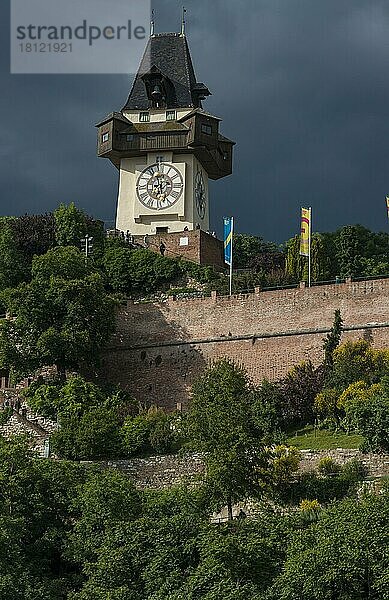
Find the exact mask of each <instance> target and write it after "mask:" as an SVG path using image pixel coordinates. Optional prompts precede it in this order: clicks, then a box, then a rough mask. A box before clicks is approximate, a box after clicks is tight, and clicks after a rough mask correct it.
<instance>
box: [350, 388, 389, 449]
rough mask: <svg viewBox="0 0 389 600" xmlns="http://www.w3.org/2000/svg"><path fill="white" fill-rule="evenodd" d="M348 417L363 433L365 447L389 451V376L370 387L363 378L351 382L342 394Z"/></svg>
mask: <svg viewBox="0 0 389 600" xmlns="http://www.w3.org/2000/svg"><path fill="white" fill-rule="evenodd" d="M339 402H340V403H342V405H343V406H344V410H345V412H346V418H347V420H348V422H349V424H350V425H351V427H352V428H354V429H355V430H356V431H357V432H358V433H360V434H361V435H363V437H364V442H363V444H362V449H363V450H365V451H367V452H388V451H389V377H385V378H384V379H382V381H381V383H380V384H373V385H372V386H370V387H368V385H367V384H366V383H365V382H364V381H358V382H356V383H353V384H352V385H350V386H349V387H348V388H347V389H346V390H345V391H344V392H343V394H342V395H341V396H340V399H339Z"/></svg>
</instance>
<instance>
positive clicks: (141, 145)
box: [97, 29, 234, 236]
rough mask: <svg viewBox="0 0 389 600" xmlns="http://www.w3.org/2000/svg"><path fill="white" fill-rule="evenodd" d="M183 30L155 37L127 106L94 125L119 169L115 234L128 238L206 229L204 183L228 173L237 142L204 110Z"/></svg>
mask: <svg viewBox="0 0 389 600" xmlns="http://www.w3.org/2000/svg"><path fill="white" fill-rule="evenodd" d="M209 95H210V91H209V90H208V87H207V86H206V85H204V83H199V82H198V81H197V79H196V75H195V71H194V68H193V64H192V59H191V55H190V51H189V47H188V42H187V38H186V35H185V30H184V29H183V31H182V33H160V34H155V33H152V34H151V36H150V39H149V41H148V44H147V47H146V50H145V53H144V55H143V58H142V61H141V64H140V67H139V70H138V73H137V74H136V76H135V79H134V83H133V85H132V89H131V91H130V94H129V96H128V99H127V102H126V104H125V105H124V107H123V108H122V110H121V111H120V112H113V113H111V114H110V115H108V116H107V117H106V118H105V119H104V120H103V121H101V122H100V123H99V124H98V125H97V127H98V144H97V152H98V156H99V157H103V158H109V160H110V161H111V162H112V163H113V164H114V165H115V167H116V168H117V169H118V170H119V194H118V203H117V214H116V229H117V230H119V231H123V232H129V233H131V234H132V235H133V236H145V235H147V236H150V235H151V236H153V235H166V234H174V233H178V232H183V231H189V232H190V231H196V230H202V231H204V232H206V231H208V230H209V229H210V223H209V187H208V181H209V179H220V178H221V177H226V176H227V175H230V174H231V173H232V153H233V146H234V142H232V141H231V140H229V139H228V138H226V137H224V136H222V135H221V133H220V131H219V126H220V119H219V118H218V117H216V116H214V115H212V114H210V113H208V112H206V111H205V110H204V109H203V107H202V102H203V100H205V98H206V97H207V96H209Z"/></svg>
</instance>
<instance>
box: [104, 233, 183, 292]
mask: <svg viewBox="0 0 389 600" xmlns="http://www.w3.org/2000/svg"><path fill="white" fill-rule="evenodd" d="M103 262H104V268H105V271H106V276H107V283H108V285H109V286H110V287H111V288H112V290H114V291H115V292H127V293H141V294H148V293H150V292H154V291H157V290H158V291H159V290H161V289H162V288H164V287H166V286H168V285H169V284H170V283H172V282H174V281H175V280H176V279H177V278H178V277H179V275H180V268H179V264H178V261H177V260H173V259H171V258H165V257H163V256H159V255H158V254H156V253H155V252H151V251H150V250H146V249H144V248H141V249H139V250H132V249H131V248H122V247H117V246H114V245H111V246H110V247H109V248H108V250H107V251H106V253H105V256H104V261H103Z"/></svg>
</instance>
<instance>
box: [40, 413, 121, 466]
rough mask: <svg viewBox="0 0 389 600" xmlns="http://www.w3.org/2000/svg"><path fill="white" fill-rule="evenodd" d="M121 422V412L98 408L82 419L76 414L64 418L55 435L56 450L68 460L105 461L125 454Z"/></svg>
mask: <svg viewBox="0 0 389 600" xmlns="http://www.w3.org/2000/svg"><path fill="white" fill-rule="evenodd" d="M120 425H121V423H120V419H119V416H118V414H117V411H116V410H114V409H110V408H107V407H105V406H96V407H93V408H92V409H90V410H89V411H87V412H85V413H84V414H83V415H82V417H81V418H79V417H78V416H77V415H76V414H71V415H66V416H64V417H62V418H61V419H60V429H59V430H58V431H57V432H55V433H54V434H53V436H52V438H51V439H52V448H53V451H54V452H55V453H56V454H58V456H60V457H61V458H65V459H68V460H101V459H107V458H117V457H119V456H120V455H121V438H120Z"/></svg>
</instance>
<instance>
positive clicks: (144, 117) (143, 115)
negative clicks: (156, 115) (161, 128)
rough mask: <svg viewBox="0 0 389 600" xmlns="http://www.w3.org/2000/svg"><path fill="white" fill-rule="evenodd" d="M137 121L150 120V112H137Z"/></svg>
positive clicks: (146, 121) (144, 121)
mask: <svg viewBox="0 0 389 600" xmlns="http://www.w3.org/2000/svg"><path fill="white" fill-rule="evenodd" d="M139 121H140V122H141V123H148V122H149V121H150V113H149V112H141V113H140V114H139Z"/></svg>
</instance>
